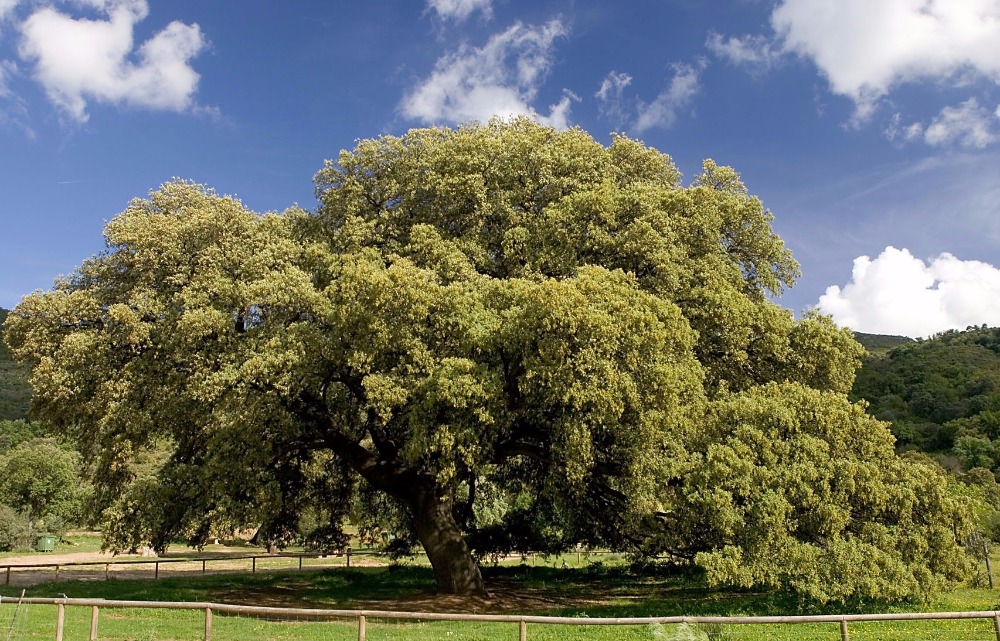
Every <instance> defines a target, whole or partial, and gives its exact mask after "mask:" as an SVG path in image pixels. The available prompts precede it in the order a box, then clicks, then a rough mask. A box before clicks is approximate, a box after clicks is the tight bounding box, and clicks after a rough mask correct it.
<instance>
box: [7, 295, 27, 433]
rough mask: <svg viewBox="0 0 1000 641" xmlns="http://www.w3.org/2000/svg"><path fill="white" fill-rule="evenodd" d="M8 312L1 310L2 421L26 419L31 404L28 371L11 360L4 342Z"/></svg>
mask: <svg viewBox="0 0 1000 641" xmlns="http://www.w3.org/2000/svg"><path fill="white" fill-rule="evenodd" d="M7 314H8V311H7V310H6V309H3V308H0V421H2V420H12V419H18V418H24V417H26V416H27V415H28V406H29V405H30V404H31V387H30V386H29V385H28V371H27V370H26V369H25V368H23V367H20V366H18V365H17V364H16V363H14V361H13V360H11V357H10V351H9V350H8V349H7V343H5V342H4V341H3V322H4V321H5V320H7Z"/></svg>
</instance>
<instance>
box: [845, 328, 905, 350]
mask: <svg viewBox="0 0 1000 641" xmlns="http://www.w3.org/2000/svg"><path fill="white" fill-rule="evenodd" d="M854 339H855V340H856V341H858V342H859V343H861V344H862V345H863V346H864V348H865V349H867V350H868V353H870V354H884V353H885V352H888V351H889V350H891V349H893V348H895V347H899V346H900V345H906V344H907V343H912V342H913V339H912V338H910V337H909V336H892V335H889V334H865V333H864V332H854Z"/></svg>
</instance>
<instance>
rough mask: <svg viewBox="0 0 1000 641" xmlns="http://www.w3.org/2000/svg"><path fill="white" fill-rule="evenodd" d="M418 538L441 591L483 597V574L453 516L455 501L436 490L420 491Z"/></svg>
mask: <svg viewBox="0 0 1000 641" xmlns="http://www.w3.org/2000/svg"><path fill="white" fill-rule="evenodd" d="M412 509H413V517H414V519H413V520H414V522H415V523H416V529H417V539H418V540H419V541H420V543H421V544H422V545H423V546H424V551H425V552H426V553H427V558H428V559H430V562H431V567H433V568H434V579H435V580H436V581H437V588H438V591H439V592H442V593H444V594H460V595H484V594H486V587H485V586H484V585H483V575H482V573H480V571H479V566H478V565H477V564H476V562H475V560H474V559H473V558H472V551H471V550H470V549H469V546H468V545H467V544H466V542H465V538H463V537H462V530H461V529H459V527H458V523H457V522H456V521H455V517H454V515H453V514H452V501H451V500H450V499H448V498H442V497H440V496H439V495H438V493H437V492H435V491H434V490H433V489H431V488H428V489H425V490H423V491H420V492H419V493H418V496H417V500H416V503H415V504H414V505H413V506H412Z"/></svg>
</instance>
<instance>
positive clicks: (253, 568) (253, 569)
mask: <svg viewBox="0 0 1000 641" xmlns="http://www.w3.org/2000/svg"><path fill="white" fill-rule="evenodd" d="M250 564H251V565H250V574H257V557H255V556H252V557H250Z"/></svg>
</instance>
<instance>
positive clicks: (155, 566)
mask: <svg viewBox="0 0 1000 641" xmlns="http://www.w3.org/2000/svg"><path fill="white" fill-rule="evenodd" d="M158 578H160V562H159V561H154V562H153V579H158Z"/></svg>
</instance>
